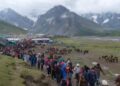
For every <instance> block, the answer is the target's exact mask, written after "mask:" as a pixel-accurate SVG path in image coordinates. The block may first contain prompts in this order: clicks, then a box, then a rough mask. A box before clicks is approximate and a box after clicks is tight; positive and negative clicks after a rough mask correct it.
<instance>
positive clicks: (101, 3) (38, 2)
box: [0, 0, 120, 16]
mask: <svg viewBox="0 0 120 86" xmlns="http://www.w3.org/2000/svg"><path fill="white" fill-rule="evenodd" d="M60 4H61V5H64V6H66V7H67V8H69V9H71V10H72V11H74V12H77V13H79V14H80V13H88V12H94V13H101V12H108V11H110V12H119V13H120V9H119V8H120V7H119V6H120V0H0V10H1V9H3V8H12V9H14V10H16V11H17V12H19V13H21V14H23V15H26V16H27V15H29V14H36V15H37V14H43V13H45V12H46V11H47V10H49V9H50V8H52V7H53V6H55V5H60Z"/></svg>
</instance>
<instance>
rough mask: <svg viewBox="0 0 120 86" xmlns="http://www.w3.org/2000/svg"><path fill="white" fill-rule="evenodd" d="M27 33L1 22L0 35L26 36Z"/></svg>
mask: <svg viewBox="0 0 120 86" xmlns="http://www.w3.org/2000/svg"><path fill="white" fill-rule="evenodd" d="M25 33H26V31H25V30H23V29H21V28H19V27H16V26H14V25H11V24H8V23H6V22H4V21H1V20H0V34H25Z"/></svg>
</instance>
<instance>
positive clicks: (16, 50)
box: [3, 42, 120, 86]
mask: <svg viewBox="0 0 120 86" xmlns="http://www.w3.org/2000/svg"><path fill="white" fill-rule="evenodd" d="M41 48H44V47H43V46H42V47H41ZM66 52H67V53H66ZM68 52H69V53H70V52H71V50H68V51H67V50H65V49H62V50H61V49H58V48H54V47H49V48H47V49H45V51H44V52H40V53H36V51H35V50H34V49H32V45H31V43H29V42H21V43H17V45H16V46H11V47H5V48H4V49H3V54H5V55H9V56H12V57H14V58H16V57H17V58H18V59H22V60H24V61H25V62H27V63H28V64H30V66H31V67H36V68H38V69H40V70H41V71H45V72H46V73H47V76H48V77H51V78H52V79H53V80H55V81H56V82H57V83H58V85H59V86H99V85H100V76H101V72H102V73H103V74H105V73H104V71H103V70H102V68H101V66H100V64H99V63H96V64H95V65H94V66H93V67H89V66H87V65H84V66H81V65H80V64H79V63H77V64H76V65H73V63H72V61H71V59H69V58H68V59H66V58H65V57H64V55H63V54H65V53H66V54H68ZM74 81H75V83H74V85H73V82H74ZM119 82H120V80H119V81H117V80H116V83H119ZM103 86H108V84H107V83H106V84H104V85H103ZM118 86H119V85H118Z"/></svg>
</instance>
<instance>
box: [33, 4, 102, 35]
mask: <svg viewBox="0 0 120 86" xmlns="http://www.w3.org/2000/svg"><path fill="white" fill-rule="evenodd" d="M33 30H34V32H36V33H44V34H50V35H65V36H79V35H98V34H99V33H100V32H101V31H102V27H101V26H100V25H98V24H96V23H94V22H92V21H90V20H87V19H85V18H83V17H81V16H79V15H77V14H75V13H74V12H71V11H70V10H68V9H67V8H65V7H63V6H55V7H54V8H52V9H50V10H49V11H48V12H47V13H46V14H44V15H41V16H39V18H38V21H37V22H36V24H35V25H34V29H33Z"/></svg>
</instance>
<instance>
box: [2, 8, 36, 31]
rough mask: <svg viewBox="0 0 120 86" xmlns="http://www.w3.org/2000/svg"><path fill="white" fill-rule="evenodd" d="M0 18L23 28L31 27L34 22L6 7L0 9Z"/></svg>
mask: <svg viewBox="0 0 120 86" xmlns="http://www.w3.org/2000/svg"><path fill="white" fill-rule="evenodd" d="M0 19H1V20H3V21H5V22H7V23H10V24H13V25H15V26H17V27H21V28H23V29H25V30H27V29H30V28H32V25H33V23H34V22H33V21H32V20H30V19H29V18H27V17H24V16H22V15H20V14H18V13H17V12H15V11H14V10H12V9H10V8H6V9H4V10H2V11H0Z"/></svg>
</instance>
